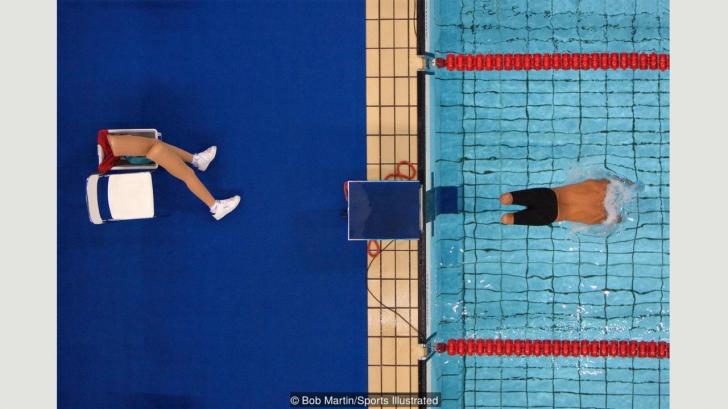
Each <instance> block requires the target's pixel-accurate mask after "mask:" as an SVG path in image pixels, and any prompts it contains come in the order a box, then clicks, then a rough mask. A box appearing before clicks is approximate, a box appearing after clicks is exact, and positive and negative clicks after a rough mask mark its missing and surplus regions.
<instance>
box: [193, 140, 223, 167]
mask: <svg viewBox="0 0 728 409" xmlns="http://www.w3.org/2000/svg"><path fill="white" fill-rule="evenodd" d="M216 154H217V146H214V145H213V146H210V147H209V148H207V149H205V150H204V151H202V152H200V153H196V154H194V155H192V166H194V167H196V168H197V169H199V171H200V172H204V171H205V169H207V167H208V166H210V162H212V160H213V159H215V155H216Z"/></svg>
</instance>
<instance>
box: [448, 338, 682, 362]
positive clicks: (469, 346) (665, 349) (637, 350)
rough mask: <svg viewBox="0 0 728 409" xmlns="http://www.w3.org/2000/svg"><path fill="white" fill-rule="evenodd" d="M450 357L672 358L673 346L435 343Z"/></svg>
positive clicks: (566, 342) (558, 342) (583, 342)
mask: <svg viewBox="0 0 728 409" xmlns="http://www.w3.org/2000/svg"><path fill="white" fill-rule="evenodd" d="M435 352H438V353H447V354H448V355H489V356H492V355H494V356H564V357H578V356H584V357H587V356H589V357H611V358H657V359H669V358H670V343H669V342H664V341H636V340H609V341H607V340H586V339H581V340H560V339H553V340H552V339H536V340H532V339H474V338H469V339H463V338H459V339H449V340H448V341H447V343H445V342H439V343H437V344H435Z"/></svg>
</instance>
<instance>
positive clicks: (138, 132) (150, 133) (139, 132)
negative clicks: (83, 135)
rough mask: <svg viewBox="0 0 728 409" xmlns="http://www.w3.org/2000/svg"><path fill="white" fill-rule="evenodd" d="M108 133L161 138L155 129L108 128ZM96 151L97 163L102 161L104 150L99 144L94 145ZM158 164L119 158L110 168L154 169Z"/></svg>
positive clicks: (160, 134)
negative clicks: (133, 161)
mask: <svg viewBox="0 0 728 409" xmlns="http://www.w3.org/2000/svg"><path fill="white" fill-rule="evenodd" d="M109 135H135V136H142V137H145V138H151V139H162V133H161V132H159V131H157V130H156V129H151V128H149V129H109ZM96 152H97V154H98V156H99V164H101V162H103V161H104V151H103V149H101V146H100V145H98V144H97V145H96ZM157 167H158V165H157V164H156V163H154V162H151V163H148V164H134V163H130V162H129V161H128V160H126V159H125V158H121V159H119V161H118V162H117V163H116V165H114V166H113V167H112V168H111V170H112V171H113V170H154V169H157Z"/></svg>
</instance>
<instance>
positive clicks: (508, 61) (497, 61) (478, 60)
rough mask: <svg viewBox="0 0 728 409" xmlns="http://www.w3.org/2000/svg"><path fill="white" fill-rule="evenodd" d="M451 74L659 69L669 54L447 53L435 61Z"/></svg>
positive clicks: (667, 64)
mask: <svg viewBox="0 0 728 409" xmlns="http://www.w3.org/2000/svg"><path fill="white" fill-rule="evenodd" d="M435 65H436V66H437V68H446V69H447V70H448V71H512V70H513V71H521V70H620V69H621V70H627V69H630V70H659V71H665V70H668V69H670V54H658V53H553V54H448V55H447V56H446V57H445V58H442V57H438V58H436V59H435Z"/></svg>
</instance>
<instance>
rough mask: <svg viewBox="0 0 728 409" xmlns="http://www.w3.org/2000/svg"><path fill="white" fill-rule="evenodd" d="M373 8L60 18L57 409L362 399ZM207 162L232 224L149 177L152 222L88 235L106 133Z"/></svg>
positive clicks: (181, 9) (89, 6)
mask: <svg viewBox="0 0 728 409" xmlns="http://www.w3.org/2000/svg"><path fill="white" fill-rule="evenodd" d="M364 86H365V83H364V1H363V0H361V1H353V0H339V1H302V0H290V1H255V2H253V1H246V2H205V3H190V2H162V1H159V2H153V3H128V2H116V1H115V2H83V3H81V2H60V3H59V4H58V398H59V407H60V408H73V409H83V408H90V409H105V408H214V409H216V408H283V407H288V403H287V402H288V393H289V392H291V391H294V390H296V391H329V390H331V391H363V390H366V376H367V370H366V368H367V365H366V308H365V306H366V297H365V291H366V290H365V288H366V287H365V285H366V282H365V267H366V265H365V263H366V259H365V254H366V253H365V252H364V245H363V244H352V243H349V242H347V241H346V224H345V222H344V221H342V220H341V219H340V218H339V210H340V209H341V208H342V207H343V206H344V203H343V199H342V192H341V184H342V182H343V181H344V180H345V179H349V178H351V179H356V178H359V179H364V178H365V166H364V163H365V138H364V137H363V136H364V133H365V125H364V106H365V100H364ZM128 127H154V128H157V129H159V130H161V131H162V132H163V133H164V139H165V140H166V141H167V142H170V143H173V144H176V145H179V146H181V147H184V148H187V149H188V150H192V151H197V150H200V149H203V148H205V147H207V146H208V145H211V144H213V143H214V144H217V145H218V147H219V149H218V157H217V159H216V160H215V162H214V163H213V164H212V165H211V167H210V168H209V169H208V171H207V172H205V173H204V174H202V175H201V178H202V180H203V182H205V183H206V184H207V185H208V187H209V188H210V190H211V191H212V192H213V194H216V195H217V196H221V197H227V196H229V195H231V194H234V193H242V195H243V203H242V205H241V207H240V208H239V209H238V210H236V211H235V212H234V213H232V214H230V215H229V216H228V217H227V218H225V219H224V220H222V221H221V222H215V221H214V220H213V219H212V217H210V215H209V213H208V210H207V209H206V208H205V207H204V205H202V204H201V203H200V202H198V201H197V199H195V198H194V196H192V195H191V194H190V193H189V192H188V191H187V190H186V188H185V187H184V185H183V184H181V183H180V182H178V181H177V180H175V179H174V178H172V177H171V176H170V175H168V174H166V173H165V172H164V171H163V170H161V169H160V170H158V171H156V172H155V173H154V183H155V185H154V188H155V196H156V199H157V210H158V212H162V213H165V214H166V216H165V217H161V218H157V219H154V220H152V221H132V222H119V223H112V224H107V225H103V226H94V225H92V224H91V223H89V221H88V217H87V213H86V206H85V198H84V183H85V178H86V177H87V176H88V175H89V174H91V173H92V172H94V171H95V165H96V153H95V149H96V147H95V136H96V131H97V130H98V129H100V128H128Z"/></svg>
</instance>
